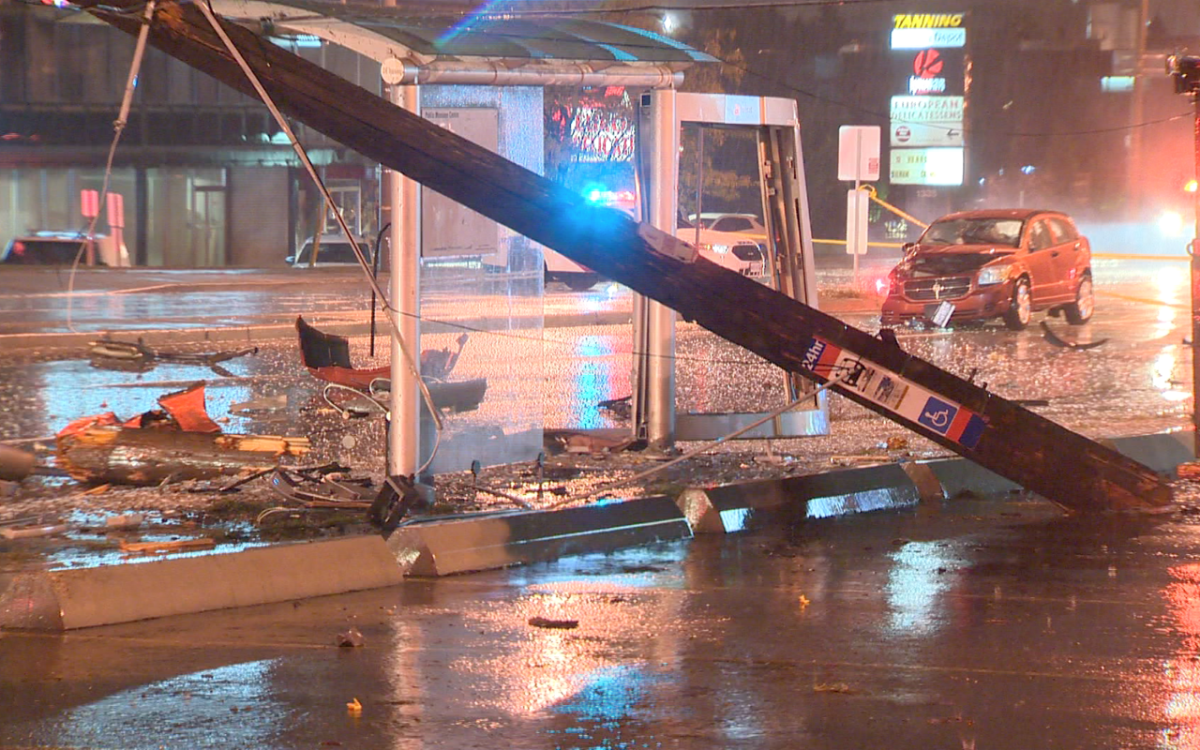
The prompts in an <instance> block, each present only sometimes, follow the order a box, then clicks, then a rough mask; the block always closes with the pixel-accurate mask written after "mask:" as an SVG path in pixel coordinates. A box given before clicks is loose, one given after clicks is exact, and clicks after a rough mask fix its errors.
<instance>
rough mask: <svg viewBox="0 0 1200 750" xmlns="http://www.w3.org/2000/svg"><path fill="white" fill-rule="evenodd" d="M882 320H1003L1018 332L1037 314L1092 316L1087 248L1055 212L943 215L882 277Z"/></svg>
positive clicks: (1075, 319)
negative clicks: (885, 292) (884, 296)
mask: <svg viewBox="0 0 1200 750" xmlns="http://www.w3.org/2000/svg"><path fill="white" fill-rule="evenodd" d="M888 280H889V288H888V295H887V299H886V300H885V301H884V303H883V309H882V311H881V312H882V316H881V322H882V324H883V325H885V326H888V325H895V324H897V323H902V322H905V321H913V320H933V321H936V322H938V323H940V324H948V323H950V322H954V321H980V320H987V319H990V318H1002V319H1003V320H1004V323H1005V325H1007V326H1008V327H1009V328H1011V329H1013V330H1021V329H1022V328H1024V327H1025V326H1027V325H1029V319H1030V316H1031V315H1032V314H1033V313H1034V312H1036V311H1039V310H1061V311H1062V313H1063V314H1064V315H1065V316H1066V318H1067V322H1069V323H1071V324H1073V325H1080V324H1083V323H1086V322H1087V321H1088V320H1089V319H1090V318H1091V317H1092V309H1093V299H1092V250H1091V246H1090V245H1089V244H1088V241H1087V238H1086V237H1084V236H1083V235H1081V234H1080V233H1079V231H1078V230H1077V229H1076V228H1075V222H1073V221H1071V218H1070V217H1069V216H1067V215H1066V214H1064V213H1061V212H1058V211H1039V210H1031V209H1024V208H1021V209H996V210H987V211H964V212H961V213H955V214H950V215H948V216H943V217H942V218H940V219H938V220H937V221H935V222H934V223H933V224H930V225H929V228H928V229H926V230H925V232H924V233H923V234H922V235H921V237H920V239H918V240H917V241H916V242H915V243H912V244H909V245H905V246H904V259H903V260H902V261H900V263H899V265H897V266H896V267H895V268H894V269H892V272H891V273H890V274H889V277H888Z"/></svg>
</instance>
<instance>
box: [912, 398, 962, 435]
mask: <svg viewBox="0 0 1200 750" xmlns="http://www.w3.org/2000/svg"><path fill="white" fill-rule="evenodd" d="M956 414H958V407H957V406H955V405H953V404H948V403H946V402H945V401H942V400H941V399H938V398H934V397H933V396H930V397H929V400H928V401H926V402H925V406H924V407H923V408H922V409H921V416H919V417H917V422H919V423H921V424H923V425H925V426H926V427H928V428H929V429H931V430H933V431H934V432H936V433H938V434H939V435H945V434H946V431H947V430H949V429H950V425H951V424H953V423H954V416H955V415H956Z"/></svg>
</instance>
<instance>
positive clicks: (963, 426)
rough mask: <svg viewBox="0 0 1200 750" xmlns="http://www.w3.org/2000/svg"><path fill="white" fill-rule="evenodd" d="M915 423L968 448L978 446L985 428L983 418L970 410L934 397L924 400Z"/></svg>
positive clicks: (985, 424)
mask: <svg viewBox="0 0 1200 750" xmlns="http://www.w3.org/2000/svg"><path fill="white" fill-rule="evenodd" d="M917 423H918V424H922V425H924V426H926V427H928V428H929V429H931V430H933V431H934V432H936V433H938V434H939V435H945V436H946V437H948V438H950V439H951V440H953V441H954V442H956V443H960V444H962V445H965V446H966V447H968V448H974V447H975V446H976V445H978V444H979V438H980V437H981V436H982V435H983V428H984V427H986V426H987V423H986V422H984V421H983V417H981V416H979V415H978V414H976V413H974V412H972V411H971V410H970V409H965V408H963V407H961V406H959V405H957V404H953V403H950V402H948V401H943V400H942V399H940V398H938V397H936V396H930V397H929V398H928V400H926V402H925V406H924V407H922V408H921V414H920V416H918V417H917Z"/></svg>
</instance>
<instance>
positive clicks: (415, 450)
mask: <svg viewBox="0 0 1200 750" xmlns="http://www.w3.org/2000/svg"><path fill="white" fill-rule="evenodd" d="M390 94H391V102H392V104H395V105H396V106H398V107H403V108H404V109H406V110H408V111H409V112H412V113H413V114H416V115H419V114H421V101H420V89H419V87H418V86H416V85H395V86H392V87H391V92H390ZM390 178H391V179H390V180H389V181H388V183H389V189H388V202H389V204H390V206H391V209H392V210H391V219H392V228H391V231H390V233H389V238H390V240H391V268H390V273H391V280H390V281H391V290H390V292H391V297H392V299H391V303H392V307H393V308H394V310H395V312H394V313H393V314H394V315H395V316H396V331H399V338H397V337H396V334H395V333H393V335H392V347H391V353H392V371H391V380H392V384H391V388H392V390H391V403H390V410H389V411H390V415H391V420H390V422H389V424H388V436H387V440H388V460H387V470H388V475H389V476H396V475H404V476H409V475H411V474H415V473H416V471H417V467H418V466H419V465H420V460H421V456H420V453H421V448H420V446H421V424H420V415H421V408H420V399H421V390H420V384H419V383H418V382H417V377H418V376H417V373H415V372H413V366H416V367H418V368H419V367H420V356H421V331H420V326H419V315H420V312H421V307H420V298H419V290H420V285H421V284H420V282H421V276H420V273H421V248H420V238H421V224H420V222H421V211H420V200H421V195H420V190H421V186H420V185H419V184H418V183H417V182H416V181H415V180H413V179H412V178H411V177H406V176H405V175H402V174H400V173H399V172H392V173H391V175H390ZM401 339H403V343H401ZM405 350H407V353H406V352H405ZM410 357H411V358H412V359H411V362H412V364H410V359H409V358H410Z"/></svg>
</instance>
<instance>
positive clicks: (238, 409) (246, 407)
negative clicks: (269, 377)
mask: <svg viewBox="0 0 1200 750" xmlns="http://www.w3.org/2000/svg"><path fill="white" fill-rule="evenodd" d="M287 404H288V397H287V394H286V393H280V394H279V395H277V396H262V397H260V398H252V399H250V400H249V401H241V402H239V403H236V404H230V405H229V413H230V414H252V413H254V412H262V411H279V410H280V409H286V408H287Z"/></svg>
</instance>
